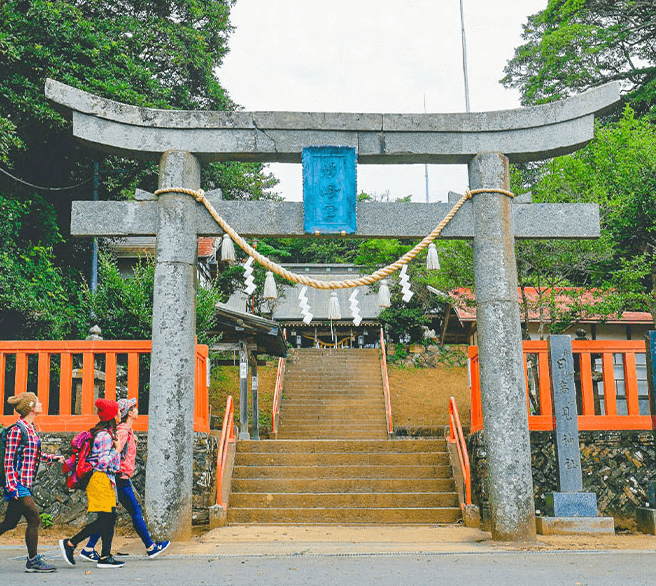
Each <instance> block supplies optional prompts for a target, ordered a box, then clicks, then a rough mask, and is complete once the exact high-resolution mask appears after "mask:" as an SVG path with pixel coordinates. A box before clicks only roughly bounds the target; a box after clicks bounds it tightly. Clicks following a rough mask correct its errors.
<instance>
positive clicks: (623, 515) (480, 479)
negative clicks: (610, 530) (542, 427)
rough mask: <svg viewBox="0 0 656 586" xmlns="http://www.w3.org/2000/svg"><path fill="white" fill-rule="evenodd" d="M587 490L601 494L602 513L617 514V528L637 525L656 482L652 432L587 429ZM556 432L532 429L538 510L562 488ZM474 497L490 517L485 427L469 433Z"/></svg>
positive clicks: (582, 434) (584, 440)
mask: <svg viewBox="0 0 656 586" xmlns="http://www.w3.org/2000/svg"><path fill="white" fill-rule="evenodd" d="M579 440H580V446H581V467H582V472H583V490H584V491H586V492H595V493H596V494H597V504H598V509H599V513H600V514H601V515H603V516H610V517H614V519H615V527H616V528H617V529H630V530H634V529H635V528H636V522H635V509H636V507H644V506H646V503H647V502H648V499H647V485H648V483H650V482H654V481H656V447H655V440H654V435H653V434H652V432H650V431H581V432H579ZM554 442H555V436H554V432H550V431H532V432H531V461H532V470H533V487H534V494H535V508H536V514H540V513H539V512H538V511H542V512H543V511H544V510H545V508H544V507H545V497H544V495H545V493H547V492H554V491H557V490H558V487H557V470H556V459H555V443H554ZM467 443H468V449H469V458H470V465H471V470H472V501H473V503H474V504H477V505H478V506H479V507H480V508H481V516H482V520H483V523H485V522H486V520H487V516H488V500H489V496H488V495H489V493H488V489H487V486H486V484H487V476H488V471H487V453H486V452H487V451H486V447H485V441H484V432H477V433H475V434H473V435H471V436H470V437H469V438H468V442H467Z"/></svg>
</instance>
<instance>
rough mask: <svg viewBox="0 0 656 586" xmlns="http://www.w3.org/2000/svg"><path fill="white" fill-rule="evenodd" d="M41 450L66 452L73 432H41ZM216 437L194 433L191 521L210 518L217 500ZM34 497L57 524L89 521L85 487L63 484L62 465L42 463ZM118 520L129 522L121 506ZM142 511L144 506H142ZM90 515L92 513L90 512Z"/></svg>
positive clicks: (141, 471) (142, 447)
mask: <svg viewBox="0 0 656 586" xmlns="http://www.w3.org/2000/svg"><path fill="white" fill-rule="evenodd" d="M40 435H41V441H42V447H43V450H44V451H46V452H52V453H63V454H64V455H67V456H68V455H69V453H70V440H71V438H72V437H73V436H74V435H75V434H73V433H41V434H40ZM147 435H148V434H147V433H137V437H138V445H137V448H138V449H137V465H136V469H135V473H134V476H133V477H132V481H133V482H134V485H135V488H136V490H137V493H138V494H139V496H140V497H141V501H142V508H143V496H144V484H145V470H146V467H145V463H146V444H147ZM218 443H219V438H218V437H217V436H215V435H212V434H207V433H198V432H196V433H194V465H193V470H194V472H193V495H192V506H193V517H192V519H193V522H194V524H205V523H208V522H209V515H208V508H209V507H210V506H211V505H213V504H215V503H216V455H217V450H218ZM33 488H34V498H35V501H36V503H37V505H38V507H39V509H40V511H41V512H42V513H47V514H49V515H52V517H53V521H54V523H56V524H70V525H72V526H74V527H79V526H82V525H84V524H85V523H87V522H88V520H89V518H87V515H86V508H87V500H86V495H85V492H84V491H80V490H74V491H71V490H69V489H68V488H66V487H65V484H64V477H63V475H62V472H61V465H60V464H54V465H52V466H49V465H47V464H41V466H40V467H39V472H38V474H37V478H36V482H35V484H34V487H33ZM4 510H5V502H4V499H3V500H2V503H0V514H2V515H4ZM118 512H119V524H124V525H130V517H129V515H128V514H127V513H126V512H125V509H123V507H121V506H119V507H118ZM144 513H145V510H144ZM90 518H93V515H91V516H90Z"/></svg>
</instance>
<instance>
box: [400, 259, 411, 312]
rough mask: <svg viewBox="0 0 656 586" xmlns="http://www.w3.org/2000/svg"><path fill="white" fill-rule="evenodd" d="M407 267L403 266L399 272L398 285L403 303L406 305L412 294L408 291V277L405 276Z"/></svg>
mask: <svg viewBox="0 0 656 586" xmlns="http://www.w3.org/2000/svg"><path fill="white" fill-rule="evenodd" d="M407 271H408V265H403V266H402V267H401V271H400V272H399V283H401V293H402V294H403V295H402V297H403V301H405V302H406V303H407V302H408V301H410V299H412V296H413V295H414V293H413V292H412V291H410V277H408V275H407Z"/></svg>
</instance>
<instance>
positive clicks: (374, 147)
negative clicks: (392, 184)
mask: <svg viewBox="0 0 656 586" xmlns="http://www.w3.org/2000/svg"><path fill="white" fill-rule="evenodd" d="M619 92H620V90H619V83H617V82H613V83H609V84H606V85H603V86H600V87H598V88H594V89H592V90H589V91H588V92H585V93H584V94H581V95H578V96H574V97H571V98H567V99H565V100H560V101H558V102H553V103H549V104H544V105H541V106H535V107H530V108H519V109H515V110H499V111H494V112H472V113H460V114H354V113H318V112H215V111H180V110H156V109H151V108H140V107H137V106H130V105H127V104H122V103H119V102H114V101H112V100H108V99H105V98H100V97H98V96H94V95H93V94H89V93H87V92H84V91H81V90H78V89H76V88H73V87H71V86H68V85H65V84H62V83H59V82H57V81H54V80H52V79H48V80H47V81H46V96H47V97H48V98H50V99H51V100H53V101H55V102H57V103H59V104H61V105H63V106H65V107H67V108H69V109H71V110H72V111H73V134H74V135H75V136H76V137H78V138H79V139H81V140H82V141H84V142H86V143H88V144H89V145H91V146H93V147H95V148H98V149H101V150H105V151H109V152H113V153H116V154H119V155H122V156H127V157H131V158H146V159H153V160H159V159H160V157H161V155H162V153H164V152H166V151H169V150H178V151H189V152H191V153H193V154H194V155H196V156H198V157H199V158H200V159H201V160H203V161H205V162H208V161H229V160H234V161H259V162H270V163H300V162H301V152H302V149H303V147H305V146H308V145H317V146H328V145H343V146H351V147H355V149H356V152H357V153H358V162H359V163H375V164H381V163H387V164H403V163H442V164H452V163H469V161H470V160H471V159H472V157H474V156H475V155H476V154H477V153H482V152H499V153H503V154H505V155H506V156H507V157H508V159H509V160H510V161H511V162H528V161H536V160H541V159H547V158H550V157H554V156H559V155H564V154H568V153H571V152H574V151H576V150H577V149H580V148H581V147H582V146H584V145H585V144H586V143H588V142H589V141H590V140H592V138H593V133H594V118H595V116H599V115H603V114H605V113H607V112H608V111H609V110H610V109H612V108H613V107H614V106H615V105H616V104H617V102H618V101H619V96H620V93H619Z"/></svg>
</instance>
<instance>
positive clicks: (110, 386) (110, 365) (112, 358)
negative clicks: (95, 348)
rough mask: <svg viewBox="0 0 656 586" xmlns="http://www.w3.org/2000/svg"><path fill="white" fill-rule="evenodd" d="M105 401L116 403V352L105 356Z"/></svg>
mask: <svg viewBox="0 0 656 586" xmlns="http://www.w3.org/2000/svg"><path fill="white" fill-rule="evenodd" d="M105 399H109V400H110V401H116V352H107V353H106V354H105Z"/></svg>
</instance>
